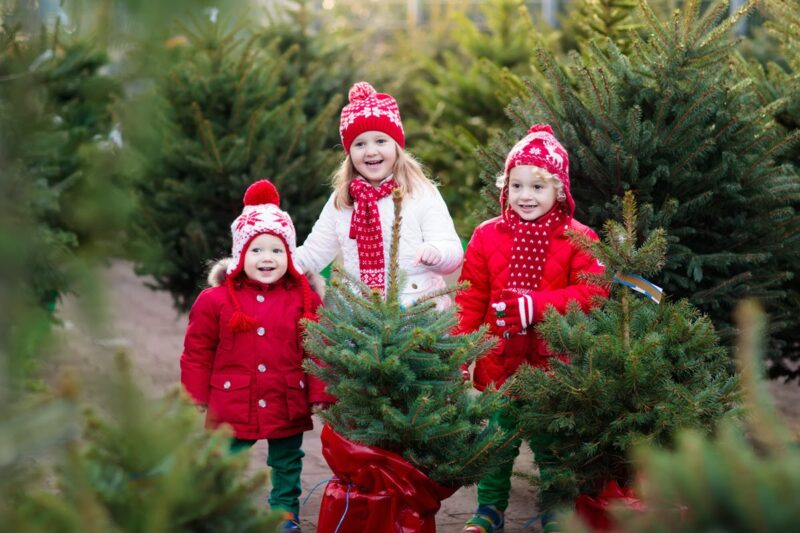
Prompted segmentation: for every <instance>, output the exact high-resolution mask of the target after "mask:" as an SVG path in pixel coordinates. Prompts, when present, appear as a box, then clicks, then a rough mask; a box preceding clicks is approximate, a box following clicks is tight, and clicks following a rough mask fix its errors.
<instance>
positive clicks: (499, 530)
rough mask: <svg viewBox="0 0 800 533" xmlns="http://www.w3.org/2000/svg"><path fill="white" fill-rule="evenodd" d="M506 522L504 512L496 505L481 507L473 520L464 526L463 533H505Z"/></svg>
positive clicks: (476, 511) (473, 516)
mask: <svg viewBox="0 0 800 533" xmlns="http://www.w3.org/2000/svg"><path fill="white" fill-rule="evenodd" d="M504 527H505V520H504V519H503V511H498V510H497V507H495V506H494V505H479V506H478V508H477V509H476V510H475V514H473V515H472V518H470V519H469V520H467V523H466V524H464V529H462V530H461V532H462V533H503V529H504Z"/></svg>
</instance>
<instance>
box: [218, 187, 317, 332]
mask: <svg viewBox="0 0 800 533" xmlns="http://www.w3.org/2000/svg"><path fill="white" fill-rule="evenodd" d="M280 202H281V198H280V196H279V195H278V191H277V189H275V186H274V185H273V184H272V183H270V182H269V181H268V180H259V181H257V182H255V183H253V184H252V185H250V187H248V188H247V192H245V193H244V209H243V210H242V214H241V215H239V216H238V217H237V218H236V220H234V221H233V224H231V235H232V237H233V247H232V249H231V261H230V262H229V263H228V268H227V277H226V284H227V286H228V292H229V294H230V297H231V299H232V300H233V304H234V306H235V307H236V312H235V313H234V315H233V317H232V318H231V320H230V326H231V329H233V330H234V331H237V332H239V331H247V330H249V329H252V328H253V327H254V326H255V319H253V318H252V317H250V316H248V315H246V314H245V313H244V312H243V311H242V308H241V304H240V303H239V301H238V299H237V298H236V292H235V290H234V282H235V280H236V277H237V276H238V275H239V274H240V273H241V272H242V270H243V269H244V255H245V253H246V252H247V248H248V246H250V242H252V240H253V239H255V238H256V237H258V236H259V235H263V234H264V233H268V234H270V235H274V236H276V237H278V238H279V239H281V240H282V241H283V244H284V246H286V251H287V259H288V265H287V269H286V272H287V273H288V274H289V275H290V276H292V277H293V278H294V279H296V280H297V281H298V282H299V283H300V284H301V286H302V287H303V316H306V317H310V316H311V292H310V291H311V289H310V287H309V285H308V281H307V280H306V277H305V276H303V275H302V274H300V273H299V272H298V271H297V269H296V268H295V266H294V262H293V261H292V256H293V255H294V251H295V249H296V248H297V237H296V233H295V230H294V224H293V223H292V218H291V217H290V216H289V214H288V213H286V212H285V211H281V209H280V207H279V205H280Z"/></svg>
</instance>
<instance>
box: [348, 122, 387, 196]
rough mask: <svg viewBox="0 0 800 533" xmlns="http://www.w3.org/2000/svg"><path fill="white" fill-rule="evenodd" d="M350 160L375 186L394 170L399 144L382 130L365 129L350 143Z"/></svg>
mask: <svg viewBox="0 0 800 533" xmlns="http://www.w3.org/2000/svg"><path fill="white" fill-rule="evenodd" d="M350 160H351V161H352V162H353V166H354V167H355V168H356V172H358V173H359V174H360V175H361V176H363V177H364V178H365V179H366V180H367V181H368V182H369V183H370V184H371V185H372V186H373V187H377V186H378V185H380V183H381V181H383V180H384V179H385V178H386V177H387V176H389V174H391V173H392V172H394V163H395V161H397V144H396V143H395V142H394V139H392V138H391V137H389V136H388V135H386V134H385V133H383V132H382V131H365V132H364V133H362V134H361V135H359V136H358V137H356V138H355V139H354V140H353V144H351V145H350Z"/></svg>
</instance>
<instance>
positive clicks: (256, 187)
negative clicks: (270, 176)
mask: <svg viewBox="0 0 800 533" xmlns="http://www.w3.org/2000/svg"><path fill="white" fill-rule="evenodd" d="M262 204H275V205H277V206H280V205H281V197H280V195H279V194H278V189H276V188H275V186H274V185H273V184H272V182H270V181H269V180H258V181H257V182H255V183H253V184H252V185H250V186H249V187H248V188H247V192H245V193H244V205H262Z"/></svg>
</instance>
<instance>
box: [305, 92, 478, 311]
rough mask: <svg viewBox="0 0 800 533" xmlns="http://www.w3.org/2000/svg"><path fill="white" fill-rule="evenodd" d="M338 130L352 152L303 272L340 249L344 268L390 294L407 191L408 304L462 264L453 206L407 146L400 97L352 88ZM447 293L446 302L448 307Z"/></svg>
mask: <svg viewBox="0 0 800 533" xmlns="http://www.w3.org/2000/svg"><path fill="white" fill-rule="evenodd" d="M349 100H350V102H349V103H348V104H347V105H345V106H344V108H343V109H342V115H341V121H340V126H339V134H340V135H341V138H342V146H344V150H345V153H346V154H347V157H346V158H345V160H344V161H343V162H342V165H341V166H340V168H339V170H338V171H337V172H336V174H335V175H334V184H333V185H334V191H333V194H331V197H330V198H329V199H328V202H327V203H326V204H325V207H323V208H322V213H321V214H320V216H319V219H318V220H317V222H316V223H315V224H314V227H313V228H312V230H311V234H310V235H309V236H308V238H306V241H305V243H303V245H302V246H300V247H299V248H298V249H297V252H296V253H295V255H294V259H295V261H296V264H297V266H298V268H299V269H301V270H302V271H303V272H309V271H312V272H319V271H320V270H322V269H323V268H325V267H326V266H327V265H328V264H329V263H330V262H331V261H333V259H334V258H336V256H337V255H339V253H340V252H341V254H342V257H343V261H344V269H345V271H347V272H348V273H350V274H351V275H352V276H354V277H357V278H360V279H361V281H363V282H364V283H366V284H367V285H368V286H370V287H372V288H375V289H378V290H380V291H383V292H384V293H385V290H386V283H387V282H388V275H387V272H388V267H389V252H390V246H391V238H392V235H391V232H392V222H393V220H394V203H393V201H392V197H391V193H392V190H393V189H395V188H399V189H400V190H401V191H402V194H403V202H402V207H401V209H402V213H401V214H402V217H403V222H402V226H401V229H400V249H399V254H398V256H399V264H400V269H401V270H402V271H403V272H405V275H406V278H405V279H406V284H405V287H404V289H403V291H402V293H401V296H400V300H401V303H403V304H404V305H410V304H412V303H413V302H414V301H415V300H416V299H417V298H419V297H421V296H424V295H425V294H427V293H430V292H431V291H434V290H437V289H441V288H443V287H445V286H446V283H445V281H444V278H443V276H445V275H447V274H450V273H451V272H453V271H455V270H456V269H457V268H458V267H459V266H461V261H462V259H463V257H464V252H463V249H462V247H461V241H460V240H459V238H458V235H457V234H456V230H455V227H454V226H453V220H452V219H451V218H450V213H449V212H448V211H447V206H446V205H445V203H444V200H443V199H442V196H441V194H439V191H438V190H437V189H436V187H435V186H434V184H433V183H432V182H431V181H430V180H429V179H428V178H427V177H426V176H425V174H424V173H423V171H422V168H421V167H420V165H419V163H418V162H417V161H416V160H415V159H414V158H413V157H412V156H411V155H410V154H407V153H406V152H405V151H404V147H405V135H404V133H403V124H402V122H401V121H400V110H399V109H398V107H397V102H396V101H395V99H394V98H392V97H391V96H390V95H388V94H383V93H377V92H376V91H375V89H374V88H373V87H372V85H370V84H369V83H367V82H363V81H362V82H359V83H356V84H355V85H353V87H351V88H350V94H349ZM449 304H450V299H449V298H441V299H440V300H439V302H438V306H439V308H440V309H441V308H444V307H447V306H449Z"/></svg>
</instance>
